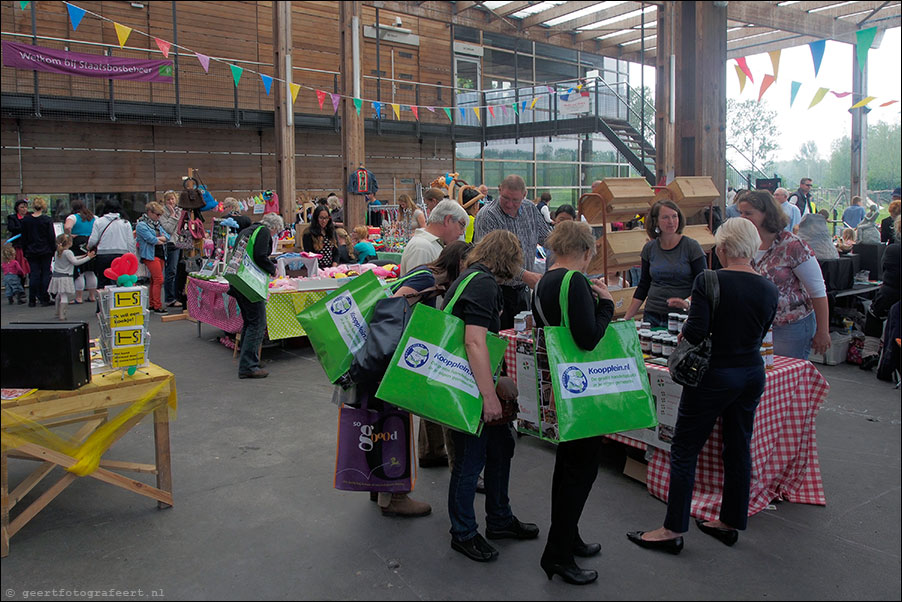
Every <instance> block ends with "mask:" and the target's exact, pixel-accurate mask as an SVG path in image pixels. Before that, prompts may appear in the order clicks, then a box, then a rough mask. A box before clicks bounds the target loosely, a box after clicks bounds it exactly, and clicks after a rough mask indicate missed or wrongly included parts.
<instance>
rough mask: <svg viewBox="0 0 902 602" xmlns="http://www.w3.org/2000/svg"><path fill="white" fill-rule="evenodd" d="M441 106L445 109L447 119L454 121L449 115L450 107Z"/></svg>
mask: <svg viewBox="0 0 902 602" xmlns="http://www.w3.org/2000/svg"><path fill="white" fill-rule="evenodd" d="M442 108H443V109H444V110H445V115H447V116H448V121H454V119H453V118H452V117H451V109H449V108H448V107H442Z"/></svg>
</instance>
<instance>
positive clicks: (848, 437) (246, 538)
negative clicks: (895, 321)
mask: <svg viewBox="0 0 902 602" xmlns="http://www.w3.org/2000/svg"><path fill="white" fill-rule="evenodd" d="M92 311H93V308H92V306H90V305H81V306H75V307H73V308H70V318H72V319H84V320H86V321H90V323H91V324H92V332H93V331H95V328H94V322H93V316H92ZM52 316H53V309H52V308H35V309H29V308H27V307H24V306H7V305H5V304H4V305H3V311H2V316H0V317H2V322H4V323H6V322H9V321H14V320H22V319H28V320H33V319H39V320H50V319H52ZM150 332H151V335H152V344H151V348H150V354H151V359H152V360H153V361H154V362H155V363H157V364H160V365H161V366H163V367H165V368H167V369H168V370H171V371H172V372H174V373H175V375H176V377H177V384H178V392H179V409H178V417H177V420H176V421H175V422H174V423H173V424H172V467H173V482H174V496H175V506H174V507H173V508H170V509H166V510H157V509H156V504H155V503H154V502H152V501H150V500H148V499H147V498H143V497H140V496H136V495H133V494H129V493H128V492H126V491H124V490H121V489H117V488H114V487H111V486H108V485H105V484H103V483H100V482H98V481H96V480H94V479H81V480H79V481H77V482H76V483H74V484H73V485H72V486H70V487H69V488H68V489H67V490H66V491H64V492H63V493H62V495H60V496H59V497H58V498H57V499H56V500H55V501H54V502H53V503H52V504H51V505H50V506H48V507H47V508H46V509H44V510H43V511H42V512H41V513H40V514H39V515H38V516H37V517H36V518H34V519H33V520H32V521H31V522H30V523H29V524H28V525H27V526H26V527H25V528H24V529H23V530H22V531H21V532H20V533H18V534H17V535H16V536H15V537H14V538H13V539H12V541H11V551H10V555H9V557H8V558H4V559H3V561H2V577H0V584H2V590H3V594H2V599H3V600H6V599H9V600H23V599H26V593H27V592H30V593H31V596H30V597H37V596H38V593H37V592H38V591H43V592H50V593H45V594H44V596H43V597H61V598H70V599H71V598H78V597H86V596H87V595H88V592H92V591H93V592H103V593H106V594H107V595H109V594H110V590H120V592H119V595H118V596H116V595H114V596H113V597H126V596H127V595H128V594H132V596H131V597H135V596H136V595H137V594H138V591H137V590H140V594H141V596H139V597H145V598H150V597H166V598H171V599H190V600H214V599H216V600H218V599H222V600H243V599H311V600H312V599H329V600H335V599H362V600H415V599H426V600H431V599H436V600H444V599H449V600H457V599H475V600H502V599H513V600H522V599H534V600H558V599H561V598H564V597H566V598H568V599H574V600H599V599H636V600H675V599H679V600H716V599H754V600H766V599H773V600H820V599H843V600H872V599H880V600H899V599H900V598H902V587H900V558H902V554H900V543H902V534H900V508H902V505H900V475H902V471H900V440H902V437H900V394H899V391H897V390H893V389H892V386H891V385H889V384H888V383H884V382H880V381H878V380H876V378H874V376H873V374H870V375H866V374H865V373H863V372H861V371H860V370H859V369H858V368H857V367H855V366H849V365H840V366H836V367H823V366H819V368H821V370H822V372H823V374H824V375H825V376H826V378H827V379H828V380H829V381H830V385H831V391H830V395H829V398H828V400H827V402H826V405H825V407H824V408H823V409H822V411H821V412H820V415H819V416H818V420H817V434H818V448H819V451H820V461H821V470H822V472H823V479H824V485H825V489H826V493H827V500H828V505H827V506H826V507H818V506H807V505H800V504H789V503H777V504H776V505H775V507H774V508H773V509H771V510H766V511H764V512H761V513H760V514H758V515H756V516H755V517H753V518H752V519H751V520H750V524H749V530H748V531H747V532H745V533H744V534H743V535H742V537H741V538H740V542H739V544H737V545H736V546H735V547H733V548H726V547H724V546H723V545H722V544H720V543H719V542H717V541H715V540H714V539H712V538H710V537H705V536H704V535H702V534H701V533H700V532H698V531H697V530H696V529H695V527H694V526H693V527H692V531H690V533H689V534H688V535H687V537H686V548H685V549H684V551H683V553H682V555H680V556H677V557H674V556H669V555H664V554H661V553H655V552H652V551H647V550H642V549H639V548H637V547H635V546H634V545H632V544H630V543H629V542H628V541H627V540H626V537H625V533H626V532H627V531H629V530H634V529H650V528H654V527H656V526H658V525H660V524H661V521H662V520H663V516H664V510H665V506H664V504H663V503H662V502H660V501H659V500H657V499H655V498H652V497H651V496H650V495H649V494H648V493H647V491H646V490H645V487H644V486H643V485H641V484H640V483H638V482H636V481H634V480H632V479H630V478H628V477H626V476H624V475H623V474H622V472H621V471H622V467H623V462H624V458H625V455H624V448H623V447H621V446H619V445H616V444H612V445H608V446H606V449H605V457H604V460H603V462H602V464H601V467H600V470H599V475H598V479H597V481H596V482H595V486H594V489H593V491H592V493H591V495H590V497H589V501H588V503H587V506H586V510H585V512H584V514H583V518H582V521H581V531H582V534H583V536H584V538H585V539H586V540H587V541H599V542H601V544H602V546H603V550H604V551H603V555H602V556H601V557H598V558H592V559H586V560H583V561H582V565H583V566H585V567H586V568H592V569H597V570H598V571H599V574H600V577H599V580H598V582H597V583H595V584H593V585H590V586H588V587H582V588H580V587H574V586H570V585H567V584H564V583H563V582H562V581H560V580H559V579H558V578H555V580H554V581H551V582H549V581H548V580H546V578H545V575H544V574H543V573H542V572H541V570H540V568H539V557H540V555H541V552H542V548H543V546H544V538H545V535H546V534H547V528H548V524H549V513H550V479H551V471H552V466H553V459H554V449H553V448H552V447H551V446H550V445H548V444H545V443H542V442H539V441H536V440H534V439H531V438H528V437H524V438H521V439H520V440H519V442H518V446H517V452H516V456H515V458H514V464H513V470H512V477H511V499H512V504H513V508H514V512H515V513H516V514H517V516H518V517H519V518H521V519H523V520H527V521H532V522H536V523H538V525H539V527H540V529H541V530H542V533H541V535H540V539H539V540H538V541H529V542H500V545H499V546H498V547H499V549H500V551H501V556H500V558H499V559H498V561H497V562H494V563H491V564H488V565H483V564H477V563H474V562H472V561H470V560H467V559H466V558H464V557H463V556H461V555H460V554H458V553H456V552H454V551H452V550H451V548H450V546H449V541H450V539H449V535H448V527H449V523H448V517H447V510H446V503H445V499H446V495H447V481H448V473H447V470H446V469H428V470H421V471H420V473H419V480H418V481H417V484H416V493H415V497H416V498H418V499H422V500H425V501H428V502H430V503H432V505H433V508H434V511H433V514H432V515H431V516H429V517H426V518H420V519H408V520H404V519H398V518H384V517H382V516H381V515H380V514H379V511H378V509H377V508H376V505H375V504H373V503H371V502H370V501H369V500H368V499H367V495H366V494H364V493H347V492H339V491H336V490H334V489H333V488H332V477H333V471H334V459H335V425H336V408H335V406H333V405H331V404H330V403H329V399H330V397H331V390H332V389H331V386H330V385H329V384H328V382H327V381H326V379H325V377H324V375H323V372H322V370H321V368H320V367H319V365H318V363H317V361H316V359H315V357H314V355H313V353H312V351H311V349H310V348H309V347H295V348H290V347H285V348H278V347H277V348H273V349H266V350H264V360H265V366H266V367H267V368H268V369H269V370H270V372H271V375H270V377H269V378H268V379H265V380H260V381H253V380H238V378H237V375H236V365H235V363H234V362H233V360H232V358H231V351H229V350H227V349H225V348H224V347H223V346H222V345H220V344H219V343H217V342H216V339H215V337H216V336H218V334H219V331H218V330H216V329H214V328H212V327H210V326H204V327H203V336H202V338H198V337H197V326H196V324H194V323H191V322H187V321H183V322H173V323H167V324H163V323H161V322H160V321H159V318H158V317H156V316H154V317H152V318H151V325H150ZM152 442H153V439H152V429H151V427H150V426H149V425H141V426H140V427H139V428H138V429H136V431H135V432H133V433H131V434H130V435H129V436H127V437H125V438H124V439H123V440H122V441H120V442H119V443H118V444H117V445H116V446H115V447H114V448H113V449H112V451H111V452H110V457H111V458H117V459H127V460H133V461H139V462H141V461H143V462H149V461H152V460H153V447H152ZM30 466H33V464H31V463H26V462H23V461H15V460H13V461H11V462H10V469H9V473H10V481H11V482H12V483H16V482H17V481H18V480H19V479H21V478H22V477H24V475H25V474H26V470H27V469H28V468H29V467H30ZM480 502H481V497H479V498H477V507H478V504H479V503H480ZM481 513H482V512H481V509H478V510H477V514H478V515H481ZM53 590H57V591H56V594H54V593H53ZM113 593H114V594H115V592H113ZM101 595H102V593H94V594H93V596H94V597H100V596H101Z"/></svg>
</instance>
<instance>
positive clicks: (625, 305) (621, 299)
mask: <svg viewBox="0 0 902 602" xmlns="http://www.w3.org/2000/svg"><path fill="white" fill-rule="evenodd" d="M635 293H636V287H635V286H633V287H630V288H622V289H620V290H619V291H611V296H612V297H613V298H614V317H615V318H622V317H623V316H625V315H626V310H628V309H629V307H630V303H632V302H633V295H634V294H635ZM644 305H645V301H643V302H642V306H644ZM642 306H640V309H641V307H642Z"/></svg>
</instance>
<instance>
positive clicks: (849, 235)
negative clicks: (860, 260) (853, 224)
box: [836, 228, 855, 253]
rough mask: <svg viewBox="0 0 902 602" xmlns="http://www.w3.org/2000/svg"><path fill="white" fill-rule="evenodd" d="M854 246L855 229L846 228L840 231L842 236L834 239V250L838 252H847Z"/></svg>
mask: <svg viewBox="0 0 902 602" xmlns="http://www.w3.org/2000/svg"><path fill="white" fill-rule="evenodd" d="M854 246H855V230H853V229H852V228H846V229H845V230H843V231H842V238H840V239H839V240H837V241H836V250H837V251H839V252H840V253H848V252H849V251H851V250H852V247H854Z"/></svg>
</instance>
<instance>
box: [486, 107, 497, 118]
mask: <svg viewBox="0 0 902 602" xmlns="http://www.w3.org/2000/svg"><path fill="white" fill-rule="evenodd" d="M486 108H487V109H488V110H489V114H490V115H491V116H492V117H494V116H495V109H494V108H493V107H492V106H491V105H490V106H488V107H486Z"/></svg>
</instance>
